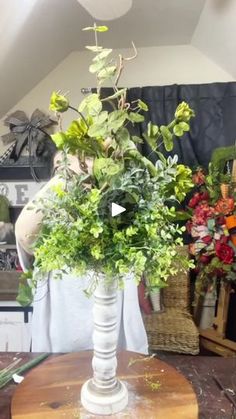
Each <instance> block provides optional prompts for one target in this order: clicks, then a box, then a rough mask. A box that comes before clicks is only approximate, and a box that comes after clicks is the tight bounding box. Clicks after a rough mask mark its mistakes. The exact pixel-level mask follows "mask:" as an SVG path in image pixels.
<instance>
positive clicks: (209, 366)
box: [0, 352, 236, 419]
mask: <svg viewBox="0 0 236 419" xmlns="http://www.w3.org/2000/svg"><path fill="white" fill-rule="evenodd" d="M37 355H38V354H33V353H15V352H14V353H13V352H12V353H10V352H7V353H4V352H0V369H2V368H4V367H6V366H7V365H8V364H10V362H12V360H13V358H14V357H16V356H17V357H19V358H22V360H23V362H27V361H29V360H30V359H33V358H34V357H35V356H37ZM56 356H58V355H55V354H54V355H51V356H50V358H54V357H56ZM158 358H159V359H161V360H164V361H165V362H167V363H168V364H170V365H172V366H174V367H175V368H176V369H177V370H178V371H180V372H182V374H184V376H185V377H186V378H187V379H188V380H189V382H190V383H191V384H192V386H193V388H194V390H195V393H196V395H197V399H198V406H199V419H211V418H213V419H231V418H232V419H233V418H234V417H236V416H232V414H233V407H232V404H231V403H230V402H229V400H228V399H227V398H226V397H225V395H224V394H223V392H222V391H221V390H220V389H219V388H218V386H217V385H216V383H215V381H214V380H213V378H212V375H213V374H215V375H217V376H218V377H220V379H221V381H222V382H224V383H225V385H226V386H227V387H231V388H232V389H236V358H222V357H218V356H191V355H175V354H174V355H172V354H169V353H164V352H159V353H158ZM16 387H17V385H16V384H14V383H10V384H9V385H8V386H6V387H4V388H3V389H1V390H0V419H10V418H11V416H10V405H11V398H12V395H13V393H14V391H15V389H16Z"/></svg>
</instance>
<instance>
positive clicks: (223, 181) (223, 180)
mask: <svg viewBox="0 0 236 419" xmlns="http://www.w3.org/2000/svg"><path fill="white" fill-rule="evenodd" d="M230 184H231V174H230V173H222V174H220V191H221V195H222V198H224V199H226V198H228V197H229V193H230Z"/></svg>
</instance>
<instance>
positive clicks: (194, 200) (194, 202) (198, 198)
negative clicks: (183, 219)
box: [188, 192, 209, 208]
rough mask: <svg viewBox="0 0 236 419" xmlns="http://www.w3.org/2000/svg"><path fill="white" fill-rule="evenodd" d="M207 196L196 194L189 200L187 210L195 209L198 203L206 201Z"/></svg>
mask: <svg viewBox="0 0 236 419" xmlns="http://www.w3.org/2000/svg"><path fill="white" fill-rule="evenodd" d="M208 199H209V195H208V192H196V193H195V194H194V195H193V197H192V198H191V199H190V201H189V203H188V206H189V208H195V207H196V206H197V205H198V204H199V202H201V201H208Z"/></svg>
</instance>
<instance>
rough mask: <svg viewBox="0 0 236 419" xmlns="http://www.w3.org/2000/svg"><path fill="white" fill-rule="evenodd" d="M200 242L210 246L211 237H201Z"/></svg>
mask: <svg viewBox="0 0 236 419" xmlns="http://www.w3.org/2000/svg"><path fill="white" fill-rule="evenodd" d="M201 240H202V241H203V243H205V244H210V243H211V241H212V237H211V236H210V235H208V236H205V237H202V239H201Z"/></svg>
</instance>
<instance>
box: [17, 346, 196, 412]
mask: <svg viewBox="0 0 236 419" xmlns="http://www.w3.org/2000/svg"><path fill="white" fill-rule="evenodd" d="M92 356H93V352H92V351H85V352H79V353H70V354H66V355H61V356H58V357H54V358H52V359H48V360H46V361H45V362H43V363H42V364H41V365H39V366H37V367H36V368H34V369H33V370H32V371H31V372H30V373H29V374H28V376H27V377H26V378H25V380H24V381H23V382H22V384H21V385H20V386H18V388H17V390H16V392H15V394H14V395H13V399H12V404H11V414H12V419H72V418H80V419H82V418H83V419H94V418H99V419H102V418H104V419H105V418H107V416H104V415H102V416H101V415H100V416H99V415H94V414H91V413H89V412H87V411H86V410H85V409H84V408H83V406H82V405H81V403H80V392H81V387H82V385H83V383H84V382H85V381H86V380H87V379H89V378H90V377H92V366H91V364H92ZM117 361H118V367H117V376H118V377H119V378H120V380H122V381H123V382H125V384H126V386H127V389H128V394H129V402H128V405H127V407H126V408H125V409H124V410H122V411H121V412H119V413H116V414H114V415H109V418H111V419H121V418H124V417H126V418H130V419H131V418H132V419H144V418H147V417H148V418H149V419H164V418H168V419H197V418H198V404H197V399H196V395H195V393H194V391H193V388H192V386H191V384H190V383H189V382H188V380H186V378H185V377H184V376H183V375H182V374H181V373H180V372H178V371H177V370H176V369H175V368H173V367H172V366H170V365H169V364H167V363H166V362H163V361H160V360H159V359H158V358H151V357H145V356H143V355H140V354H137V353H135V352H128V351H122V352H118V354H117Z"/></svg>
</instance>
